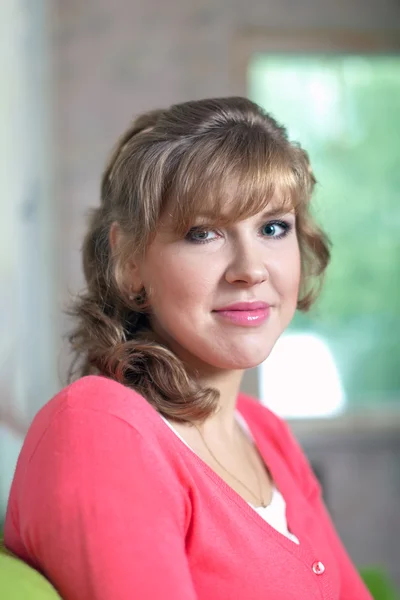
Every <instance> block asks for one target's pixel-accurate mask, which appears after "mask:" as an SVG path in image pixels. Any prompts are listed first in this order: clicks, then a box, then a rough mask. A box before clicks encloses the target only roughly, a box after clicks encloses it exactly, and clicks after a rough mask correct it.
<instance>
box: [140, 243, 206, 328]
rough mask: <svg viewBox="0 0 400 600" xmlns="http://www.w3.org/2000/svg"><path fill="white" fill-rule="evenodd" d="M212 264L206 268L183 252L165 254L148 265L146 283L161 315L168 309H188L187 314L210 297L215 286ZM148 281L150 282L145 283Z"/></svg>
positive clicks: (153, 302)
mask: <svg viewBox="0 0 400 600" xmlns="http://www.w3.org/2000/svg"><path fill="white" fill-rule="evenodd" d="M209 267H210V265H209V264H208V266H207V268H204V266H203V264H202V262H201V261H199V260H195V259H193V258H191V257H190V256H187V255H186V256H185V254H184V253H179V254H176V253H174V254H171V255H167V254H166V255H163V256H162V257H160V259H159V260H158V261H157V262H155V261H153V262H152V263H149V264H148V267H147V269H146V271H147V273H149V275H151V276H149V277H148V278H144V285H145V287H146V289H148V291H149V297H150V301H151V303H152V305H153V307H154V311H155V312H156V313H160V316H161V315H162V314H163V313H165V312H166V310H168V312H176V311H179V310H183V309H185V313H187V312H190V311H191V308H193V310H195V309H196V308H198V307H199V306H202V304H204V303H207V301H208V300H210V296H211V294H212V289H213V286H214V284H213V275H212V273H210V268H209ZM146 281H147V285H146Z"/></svg>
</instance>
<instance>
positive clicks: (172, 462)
mask: <svg viewBox="0 0 400 600" xmlns="http://www.w3.org/2000/svg"><path fill="white" fill-rule="evenodd" d="M238 409H239V411H240V413H241V414H242V416H243V417H244V418H245V420H246V421H247V424H248V425H249V427H250V430H251V433H252V434H253V436H254V439H255V441H256V444H257V446H258V448H259V451H260V453H261V454H262V456H263V457H264V459H265V462H266V464H267V465H268V467H269V468H270V470H271V472H272V475H273V478H274V480H275V482H276V484H277V486H278V488H279V489H280V491H281V492H282V494H283V496H284V498H285V499H286V502H287V519H288V524H289V528H290V530H291V531H292V532H293V533H294V534H295V535H296V536H297V537H298V538H299V540H300V545H299V546H298V545H296V544H294V543H293V542H292V541H290V540H289V539H287V538H286V537H284V536H283V535H281V534H280V533H278V532H277V531H276V530H275V529H273V528H272V527H271V526H270V525H268V523H267V522H266V521H264V520H263V519H262V518H261V517H260V516H259V515H258V514H257V513H256V511H254V510H253V509H252V508H251V507H250V506H249V505H248V504H247V503H246V502H245V501H244V500H243V499H242V498H241V497H240V496H239V495H238V494H236V493H235V492H234V491H233V490H232V489H231V488H230V487H229V486H228V485H227V484H225V482H224V481H223V480H222V479H221V478H220V477H218V475H216V473H214V471H212V470H211V469H210V468H209V467H208V466H207V465H206V464H205V463H204V462H203V461H202V460H201V459H200V458H198V457H197V456H196V455H195V454H194V453H193V452H191V450H190V449H189V448H188V447H186V446H185V445H184V444H183V443H182V441H181V440H179V439H178V437H177V436H176V435H175V434H174V433H173V432H172V431H171V430H170V428H169V427H168V426H167V425H166V424H165V423H164V422H163V420H162V419H161V418H160V416H159V415H158V414H157V412H156V411H155V410H154V409H153V408H152V407H151V406H150V405H149V404H148V403H147V402H146V400H144V398H142V397H141V396H140V395H138V394H137V393H135V392H133V391H132V390H130V389H128V388H126V387H124V386H122V385H121V384H119V383H116V382H114V381H111V380H108V379H106V378H103V377H97V376H89V377H84V378H82V379H80V380H78V381H77V382H75V383H73V384H72V385H70V386H68V387H67V388H65V389H64V390H62V391H61V392H60V393H59V394H57V395H56V396H55V398H53V400H51V401H50V402H49V403H48V404H47V405H46V406H45V407H44V408H43V409H42V410H41V411H40V412H39V414H38V415H37V416H36V418H35V420H34V422H33V424H32V426H31V428H30V431H29V433H28V435H27V437H26V440H25V443H24V446H23V449H22V451H21V455H20V458H19V461H18V465H17V469H16V473H15V477H14V482H13V485H12V489H11V495H10V501H9V506H8V511H7V517H6V524H5V543H6V545H7V546H8V548H9V549H10V550H12V551H13V552H15V553H16V554H18V555H19V556H20V557H22V558H23V559H24V560H26V561H27V562H29V563H30V564H31V565H33V566H35V567H36V568H37V569H39V570H40V571H42V572H43V573H44V574H45V575H46V576H47V577H48V579H49V580H50V581H51V582H52V583H53V585H54V586H55V587H56V588H57V589H58V590H59V592H60V594H61V596H62V597H63V598H64V600H147V599H149V600H150V599H151V600H161V599H162V600H266V599H268V600H370V599H371V596H370V595H369V593H368V591H367V590H366V588H365V587H364V584H363V583H362V581H361V579H360V577H359V575H358V573H357V571H356V569H355V568H354V566H353V565H352V563H351V561H350V559H349V557H348V555H347V554H346V551H345V549H344V548H343V546H342V544H341V542H340V540H339V539H338V536H337V534H336V532H335V530H334V527H333V526H332V523H331V520H330V518H329V516H328V514H327V512H326V509H325V507H324V505H323V502H322V500H321V495H320V488H319V485H318V483H317V481H316V479H315V477H314V475H313V474H312V472H311V470H310V467H309V465H308V463H307V460H306V459H305V457H304V454H303V453H302V451H301V450H300V448H299V446H298V444H297V443H296V441H295V440H294V438H293V437H292V434H291V433H290V431H289V429H288V427H287V425H286V424H285V423H284V422H283V421H281V420H280V419H279V418H278V417H276V416H275V415H274V414H272V413H271V412H270V411H268V410H267V409H266V408H264V407H262V406H261V405H260V404H258V403H257V402H256V401H255V400H253V399H251V398H249V397H246V396H244V395H240V396H239V399H238Z"/></svg>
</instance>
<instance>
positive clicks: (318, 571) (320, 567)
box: [312, 560, 325, 575]
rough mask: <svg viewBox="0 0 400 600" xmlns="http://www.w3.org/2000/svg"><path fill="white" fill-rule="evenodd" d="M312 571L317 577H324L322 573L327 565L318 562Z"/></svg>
mask: <svg viewBox="0 0 400 600" xmlns="http://www.w3.org/2000/svg"><path fill="white" fill-rule="evenodd" d="M312 570H313V571H314V573H315V574H316V575H322V573H323V572H324V571H325V565H324V564H323V563H322V562H321V561H320V560H318V561H316V562H315V563H314V564H313V566H312Z"/></svg>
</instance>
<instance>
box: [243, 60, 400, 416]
mask: <svg viewBox="0 0 400 600" xmlns="http://www.w3.org/2000/svg"><path fill="white" fill-rule="evenodd" d="M248 90H249V96H250V97H251V98H252V99H253V100H255V101H256V102H257V103H258V104H260V105H261V106H263V107H264V108H265V109H266V110H267V111H268V112H270V113H271V114H272V115H273V116H274V117H276V118H277V119H278V121H280V122H282V123H283V124H284V125H286V126H287V127H288V130H289V136H290V138H291V139H293V140H296V141H299V142H300V143H301V144H302V146H303V147H304V148H305V149H306V150H307V151H308V152H309V154H310V158H311V162H312V165H313V169H314V172H315V175H316V177H317V180H318V182H319V183H318V186H317V190H316V194H315V199H314V207H315V210H314V213H315V215H316V218H317V220H318V221H319V222H320V223H321V224H322V226H323V227H324V228H325V230H326V231H327V233H328V235H329V237H330V239H331V241H332V243H333V249H332V262H331V265H330V267H329V269H328V274H327V280H326V284H325V287H324V291H323V293H322V296H321V298H320V300H319V301H318V304H317V305H316V306H315V307H314V309H312V311H311V312H310V313H309V314H300V313H299V314H297V315H296V317H295V319H294V321H293V323H292V325H291V327H290V328H289V330H288V331H287V333H286V334H285V335H284V336H283V337H282V338H281V340H280V341H279V342H278V344H277V345H276V347H275V349H274V350H273V352H272V354H271V356H270V357H269V358H268V359H267V361H266V362H265V364H264V365H263V366H262V367H261V368H260V381H261V396H262V399H263V401H265V402H266V403H268V404H270V403H271V398H274V401H275V402H276V406H273V408H274V409H275V410H277V412H279V413H280V414H282V415H283V416H286V417H302V416H307V417H309V416H330V415H334V414H337V413H339V412H341V411H343V410H347V411H350V410H357V409H360V408H363V409H366V408H369V407H370V408H373V407H374V406H375V407H376V406H377V405H378V404H379V406H381V407H383V406H386V407H389V408H395V407H396V406H397V407H399V408H400V56H399V55H370V56H369V55H366V54H360V55H355V54H346V55H345V54H318V53H312V54H304V55H299V54H298V53H296V54H294V53H293V54H292V53H285V54H283V53H282V54H276V53H275V54H274V53H258V54H257V53H256V54H254V55H253V56H252V58H251V60H250V66H249V70H248ZM287 364H291V365H292V366H291V369H292V372H293V378H291V379H290V381H288V378H287V377H284V376H283V375H282V376H281V375H280V372H281V371H282V373H285V372H287V366H286V365H287ZM293 400H294V401H293ZM299 407H301V408H300V409H299Z"/></svg>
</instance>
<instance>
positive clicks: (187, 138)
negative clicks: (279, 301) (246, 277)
mask: <svg viewBox="0 0 400 600" xmlns="http://www.w3.org/2000/svg"><path fill="white" fill-rule="evenodd" d="M315 183H316V181H315V178H314V175H313V173H312V169H311V167H310V163H309V160H308V156H307V154H306V152H305V151H304V150H303V149H302V148H301V147H300V146H299V145H297V144H294V143H292V142H290V141H289V140H288V136H287V133H286V130H285V129H284V128H283V127H282V126H280V125H278V123H277V122H276V121H275V120H274V119H273V118H272V117H271V116H270V115H269V114H267V113H265V112H264V111H263V110H262V109H261V108H260V107H259V106H257V105H256V104H254V103H253V102H251V101H250V100H247V99H245V98H240V97H232V98H216V99H208V100H200V101H192V102H186V103H183V104H176V105H173V106H172V107H170V108H169V109H166V110H155V111H152V112H148V113H146V114H143V115H141V116H139V117H138V118H137V119H135V120H134V121H133V123H132V124H131V126H130V127H129V129H128V130H127V131H126V133H125V134H124V135H123V136H122V137H121V138H120V140H119V142H118V144H117V146H116V148H115V150H114V152H113V154H112V156H111V158H110V160H109V163H108V165H107V167H106V169H105V171H104V174H103V177H102V183H101V203H100V206H99V207H98V208H96V209H94V210H93V211H92V213H91V215H90V223H89V229H88V232H87V234H86V237H85V239H84V244H83V270H84V275H85V279H86V289H85V291H84V292H83V293H82V294H81V295H80V296H78V297H77V298H76V300H75V301H74V304H73V306H72V309H71V311H70V314H72V315H73V316H74V317H75V318H76V320H77V324H76V327H75V329H74V330H73V332H72V333H71V335H70V337H69V340H70V343H71V345H72V348H73V350H74V352H75V360H74V362H73V365H72V367H71V371H70V378H72V377H73V376H74V374H77V375H80V376H82V375H86V374H90V373H100V374H102V375H105V376H107V377H110V378H113V379H115V380H117V381H119V382H121V383H123V384H125V385H127V386H129V387H131V388H133V389H135V390H137V391H138V392H139V393H141V394H142V395H143V396H144V397H145V398H146V399H147V400H148V402H150V404H152V406H153V407H154V408H156V410H157V411H159V412H160V413H161V414H163V415H164V416H167V417H169V418H171V419H175V420H178V421H182V422H192V421H202V420H204V419H205V418H207V416H209V415H210V414H212V413H213V412H214V411H215V410H216V408H217V405H218V397H219V396H218V392H217V391H216V390H214V389H204V388H202V387H201V386H200V384H199V383H198V382H197V381H196V379H195V378H194V377H193V376H192V375H190V374H189V373H188V371H187V370H186V368H185V366H184V364H183V363H182V362H181V361H180V360H179V359H178V357H177V356H176V355H175V354H174V353H173V352H172V351H171V350H170V349H168V348H167V347H166V346H164V345H162V344H161V343H160V342H159V341H157V340H156V339H155V338H154V336H153V334H152V331H151V328H150V325H149V320H148V315H147V307H146V303H145V300H144V299H145V296H143V294H141V295H140V296H139V297H137V298H132V297H131V296H129V294H128V293H127V290H126V289H125V288H124V281H123V265H124V263H125V261H126V259H127V257H128V256H129V255H132V253H136V254H138V255H143V254H144V253H145V251H146V248H147V247H148V245H149V244H150V243H151V241H152V238H153V236H154V234H155V232H156V230H157V226H158V223H159V220H160V217H161V216H162V215H163V214H164V211H165V210H166V209H167V208H168V212H169V213H170V214H171V215H172V216H173V222H174V223H176V228H177V232H179V233H181V234H183V233H185V232H187V230H188V229H189V228H190V226H191V223H193V218H194V216H195V215H196V213H198V212H199V209H200V207H201V210H202V211H203V212H204V211H206V212H210V213H212V214H213V215H215V220H216V221H218V222H219V223H221V222H222V221H223V222H224V223H225V224H228V223H234V222H236V221H237V220H239V219H243V218H245V217H247V216H252V215H254V214H257V213H258V212H259V211H260V210H262V209H263V208H264V207H265V206H266V205H267V204H268V202H269V201H270V200H271V198H272V196H273V195H274V194H275V193H276V192H279V196H280V197H281V198H282V202H287V203H288V204H289V205H290V206H291V207H294V208H295V211H296V223H297V225H296V228H297V235H298V240H299V246H300V255H301V285H300V295H299V300H298V308H299V310H303V311H306V310H308V309H309V307H310V306H311V305H312V303H313V302H314V300H315V298H316V297H317V295H318V292H319V289H320V286H321V282H322V277H323V274H324V271H325V269H326V266H327V264H328V262H329V244H328V240H327V238H326V236H325V234H324V233H323V232H322V230H321V229H320V228H319V227H318V226H317V225H316V223H315V222H314V220H313V218H312V215H311V212H310V199H311V196H312V192H313V189H314V185H315ZM222 207H224V209H225V210H224V215H225V216H224V218H222V216H221V215H222ZM226 207H228V208H229V214H226ZM114 222H117V223H118V224H119V227H120V229H121V231H122V232H123V233H124V238H125V239H126V240H127V242H126V244H125V245H124V246H123V247H121V248H120V249H119V251H118V253H116V252H111V247H110V240H109V236H110V227H111V225H112V223H114Z"/></svg>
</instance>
